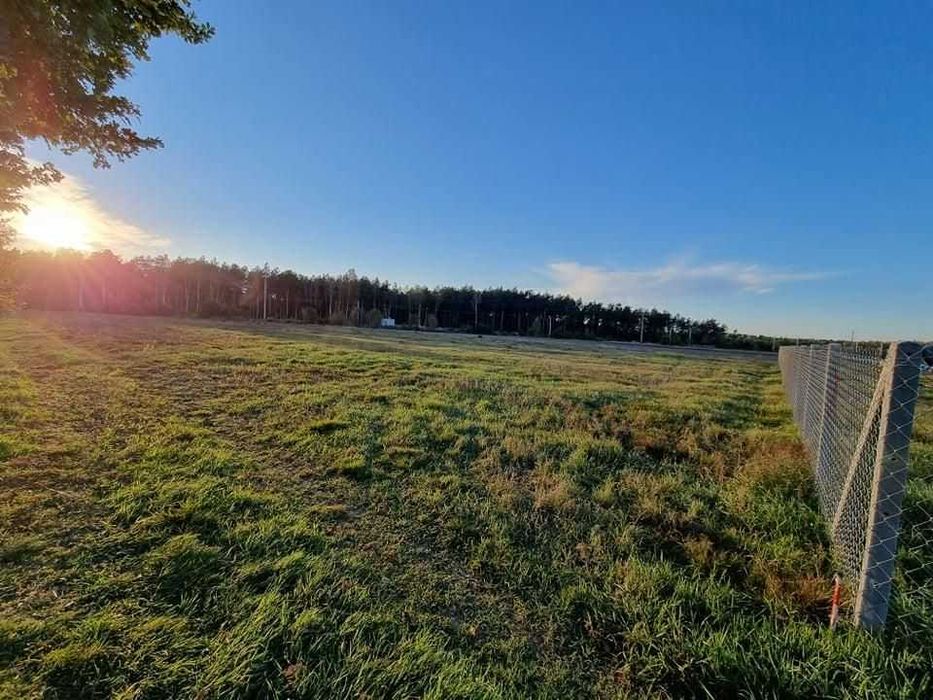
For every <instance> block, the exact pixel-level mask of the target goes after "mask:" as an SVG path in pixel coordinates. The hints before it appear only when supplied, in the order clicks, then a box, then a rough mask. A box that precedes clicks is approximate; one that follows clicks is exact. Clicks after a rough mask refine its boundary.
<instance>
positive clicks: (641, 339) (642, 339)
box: [638, 313, 645, 343]
mask: <svg viewBox="0 0 933 700" xmlns="http://www.w3.org/2000/svg"><path fill="white" fill-rule="evenodd" d="M639 325H640V326H641V329H640V331H639V334H638V342H639V343H644V342H645V314H644V313H642V315H641V323H640V324H639Z"/></svg>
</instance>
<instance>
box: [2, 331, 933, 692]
mask: <svg viewBox="0 0 933 700" xmlns="http://www.w3.org/2000/svg"><path fill="white" fill-rule="evenodd" d="M0 421H2V423H0V529H2V543H0V697H4V698H5V697H36V696H43V697H50V698H71V697H118V698H136V697H162V698H184V697H201V698H212V697H229V698H234V697H255V696H281V697H313V698H356V697H362V698H390V697H391V698H418V697H426V698H436V699H438V700H439V699H441V698H512V697H535V698H555V699H557V698H561V699H563V698H568V697H662V698H663V697H685V696H701V697H717V698H719V697H748V698H752V697H771V696H783V697H789V696H800V697H814V696H827V697H905V698H906V697H929V696H930V694H931V693H933V685H931V673H933V671H931V666H933V651H931V650H933V622H931V621H930V620H929V619H926V620H921V619H913V618H911V617H910V615H904V616H902V617H900V618H898V621H897V622H896V623H895V624H891V625H889V627H888V629H887V630H886V631H885V633H884V634H883V635H877V636H872V635H868V634H864V633H860V632H858V631H854V630H851V629H849V628H847V627H844V628H841V629H839V630H836V631H835V632H831V631H829V630H828V628H827V625H826V617H827V607H828V596H829V593H830V579H831V577H832V574H833V569H832V565H831V563H830V559H829V551H828V544H827V541H826V537H825V534H824V530H823V527H822V522H821V520H820V516H819V512H818V509H817V506H816V502H815V497H814V494H813V492H812V489H811V485H810V479H809V476H808V469H807V466H806V463H805V460H804V456H803V454H802V451H801V447H800V444H799V442H798V440H797V437H796V433H795V431H794V429H793V427H792V425H791V422H790V417H789V411H788V409H787V407H786V405H785V403H784V401H783V398H782V394H781V388H780V377H779V373H778V370H777V366H776V364H774V363H773V362H760V361H756V360H740V359H735V358H733V357H721V358H720V357H717V356H713V357H709V358H706V357H689V356H675V355H666V354H631V353H623V352H613V351H611V350H609V349H606V347H604V346H602V345H600V346H596V345H593V346H587V345H586V344H560V343H555V344H548V343H531V344H528V343H521V342H514V343H512V342H508V341H503V340H501V339H500V340H496V341H489V340H477V339H470V338H467V337H463V336H457V337H446V336H438V335H428V334H423V335H419V334H401V333H392V332H363V331H349V330H334V329H331V330H327V329H307V328H300V329H298V328H292V327H289V328H284V327H268V328H266V327H262V326H248V325H243V324H241V325H236V324H222V323H217V324H207V323H195V322H181V321H172V320H161V319H140V318H121V317H102V316H77V315H75V316H38V315H36V316H26V317H21V318H7V319H0ZM928 437H930V439H931V441H933V431H931V432H930V435H928ZM919 614H920V613H917V614H916V615H917V616H919Z"/></svg>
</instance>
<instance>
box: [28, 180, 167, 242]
mask: <svg viewBox="0 0 933 700" xmlns="http://www.w3.org/2000/svg"><path fill="white" fill-rule="evenodd" d="M25 199H26V204H27V206H28V207H29V212H28V213H26V214H17V215H16V216H14V217H13V220H12V223H13V227H14V228H15V229H16V231H17V233H18V234H19V235H18V239H17V243H18V245H21V246H24V247H41V248H56V247H65V248H77V249H81V250H102V249H105V248H110V249H111V250H113V251H115V252H117V253H122V254H129V255H132V254H138V253H148V252H154V251H161V250H164V249H165V247H166V246H167V245H168V243H169V240H168V239H167V238H164V237H162V236H158V235H155V234H152V233H150V232H148V231H146V230H145V229H143V228H142V227H140V226H137V225H136V224H133V223H131V222H129V221H126V220H125V219H122V218H120V217H119V216H117V215H115V214H113V213H111V212H109V211H107V209H106V208H105V207H104V206H103V205H102V204H101V203H100V202H98V201H97V199H96V198H95V197H94V194H93V192H92V190H91V188H90V187H88V186H87V185H86V184H85V183H84V182H82V181H81V180H80V179H79V178H77V177H75V176H73V175H66V176H65V178H64V179H63V180H62V181H61V182H58V183H56V184H54V185H49V186H46V187H34V188H32V189H30V190H28V191H27V193H26V198H25Z"/></svg>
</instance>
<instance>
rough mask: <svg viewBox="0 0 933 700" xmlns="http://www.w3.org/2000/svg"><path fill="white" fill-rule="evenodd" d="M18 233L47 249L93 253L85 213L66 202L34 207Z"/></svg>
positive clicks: (42, 204) (25, 217)
mask: <svg viewBox="0 0 933 700" xmlns="http://www.w3.org/2000/svg"><path fill="white" fill-rule="evenodd" d="M19 232H20V234H21V235H22V236H23V238H26V239H28V240H29V241H31V242H32V243H36V244H38V245H40V246H42V247H44V248H73V249H74V250H90V249H91V244H90V240H89V237H90V229H89V227H88V225H87V222H86V221H85V220H84V216H83V215H82V212H81V211H80V210H78V209H77V208H76V207H73V206H69V205H68V204H67V203H65V202H60V203H59V202H55V203H51V202H48V203H45V202H44V203H41V204H35V205H33V206H31V207H30V209H29V212H28V213H27V214H26V215H25V216H24V217H23V218H22V221H21V222H20V225H19Z"/></svg>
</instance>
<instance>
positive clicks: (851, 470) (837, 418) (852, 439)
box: [779, 343, 933, 627]
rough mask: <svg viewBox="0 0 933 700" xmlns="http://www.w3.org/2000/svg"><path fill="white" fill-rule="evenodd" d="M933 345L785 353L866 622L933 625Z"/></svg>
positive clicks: (828, 513)
mask: <svg viewBox="0 0 933 700" xmlns="http://www.w3.org/2000/svg"><path fill="white" fill-rule="evenodd" d="M931 358H933V346H931V345H921V344H918V343H895V344H892V345H890V346H888V347H882V346H861V347H859V346H856V345H849V344H839V343H830V344H826V345H810V346H796V347H783V348H781V351H780V354H779V362H780V366H781V373H782V376H783V380H784V387H785V390H786V393H787V397H788V400H789V402H790V405H791V407H792V410H793V415H794V421H795V422H796V424H797V426H798V427H799V429H800V433H801V436H802V439H803V442H804V444H805V446H806V449H807V453H808V455H809V457H810V461H811V464H812V467H813V475H814V481H815V484H816V490H817V493H818V496H819V501H820V507H821V510H822V513H823V516H824V518H825V519H826V523H827V529H828V532H829V535H830V539H831V541H832V544H833V551H834V556H835V559H836V562H837V566H838V568H839V572H840V574H841V575H842V578H843V581H844V582H845V584H846V588H847V590H848V591H849V592H850V595H851V599H852V603H853V608H854V609H853V612H854V615H855V621H856V622H857V624H860V625H863V626H866V627H877V626H880V625H882V624H884V622H885V619H886V617H887V613H888V607H889V602H891V591H892V584H893V588H894V590H895V595H894V601H893V606H894V610H895V614H897V615H908V616H910V615H915V614H916V615H921V616H923V617H924V618H925V619H926V620H930V619H933V617H931V614H933V377H931V376H930V373H929V369H930V365H931V364H933V362H931Z"/></svg>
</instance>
